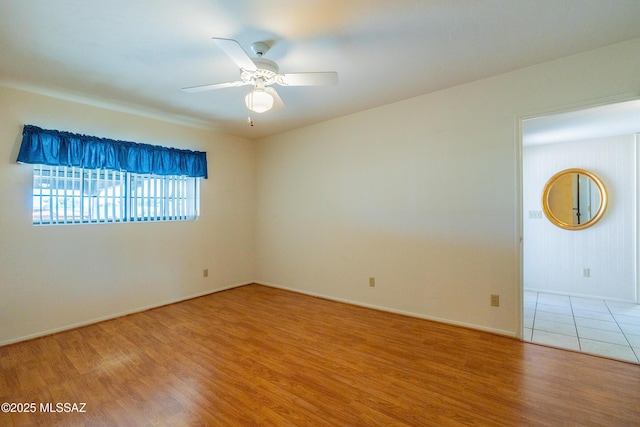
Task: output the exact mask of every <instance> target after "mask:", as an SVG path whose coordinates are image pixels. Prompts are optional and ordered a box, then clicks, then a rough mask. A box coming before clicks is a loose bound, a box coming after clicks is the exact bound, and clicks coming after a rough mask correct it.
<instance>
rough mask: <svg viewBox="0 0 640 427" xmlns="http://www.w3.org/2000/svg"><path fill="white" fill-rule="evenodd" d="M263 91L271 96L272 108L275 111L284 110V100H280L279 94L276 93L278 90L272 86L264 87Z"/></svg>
mask: <svg viewBox="0 0 640 427" xmlns="http://www.w3.org/2000/svg"><path fill="white" fill-rule="evenodd" d="M264 90H265V92H267V93H269V94H271V96H273V107H272V110H275V111H279V110H284V109H285V108H287V106H286V105H284V101H283V100H282V98H280V95H278V92H276V90H275V89H274V88H272V87H266V88H264Z"/></svg>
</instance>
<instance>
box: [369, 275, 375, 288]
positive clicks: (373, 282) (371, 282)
mask: <svg viewBox="0 0 640 427" xmlns="http://www.w3.org/2000/svg"><path fill="white" fill-rule="evenodd" d="M369 286H371V287H372V288H375V287H376V278H375V277H369Z"/></svg>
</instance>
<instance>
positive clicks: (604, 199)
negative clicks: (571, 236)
mask: <svg viewBox="0 0 640 427" xmlns="http://www.w3.org/2000/svg"><path fill="white" fill-rule="evenodd" d="M574 173H578V174H581V175H586V176H587V177H589V178H590V179H591V180H592V181H593V182H594V183H595V185H596V187H597V188H598V191H599V192H600V207H599V208H598V210H597V212H596V213H595V215H593V217H592V218H591V219H590V220H589V221H587V222H585V223H584V224H578V225H574V224H567V223H566V222H563V221H560V220H559V219H558V218H556V217H555V216H554V215H553V213H552V212H551V210H550V209H549V193H550V192H551V187H553V184H555V183H556V181H558V180H559V179H560V178H562V177H563V176H565V175H570V174H574ZM607 204H608V195H607V189H606V188H605V186H604V183H603V182H602V180H601V179H600V178H599V177H598V176H597V175H596V174H594V173H593V172H591V171H588V170H586V169H581V168H571V169H565V170H562V171H560V172H558V173H557V174H555V175H553V176H552V177H551V178H549V181H547V183H546V184H545V186H544V191H543V192H542V209H543V211H544V214H545V216H546V217H547V219H548V220H549V221H551V222H552V223H553V224H554V225H556V226H558V227H560V228H563V229H565V230H583V229H585V228H588V227H591V226H592V225H594V224H595V223H596V222H598V221H600V219H601V218H602V216H603V215H604V212H605V211H606V210H607Z"/></svg>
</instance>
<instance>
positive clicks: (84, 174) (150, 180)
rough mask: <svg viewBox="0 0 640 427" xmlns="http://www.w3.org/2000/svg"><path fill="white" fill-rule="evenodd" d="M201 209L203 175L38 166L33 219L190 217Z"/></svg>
mask: <svg viewBox="0 0 640 427" xmlns="http://www.w3.org/2000/svg"><path fill="white" fill-rule="evenodd" d="M199 213H200V178H195V177H187V176H173V175H167V176H165V175H162V176H160V175H148V174H137V173H132V172H124V171H114V170H106V169H84V168H81V167H73V166H46V165H34V169H33V223H34V224H36V225H50V224H87V223H109V222H136V221H186V220H194V219H198V217H199Z"/></svg>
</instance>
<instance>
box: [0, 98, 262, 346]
mask: <svg viewBox="0 0 640 427" xmlns="http://www.w3.org/2000/svg"><path fill="white" fill-rule="evenodd" d="M23 124H33V125H36V126H40V127H43V128H49V129H59V130H66V131H70V132H77V133H83V134H88V135H95V136H101V137H107V138H113V139H121V140H127V141H136V142H143V143H149V144H155V145H165V146H172V147H178V148H188V149H193V150H199V151H206V152H207V158H208V164H209V179H208V180H203V181H202V186H201V218H200V219H199V220H198V221H190V222H162V223H151V224H101V225H73V226H49V227H35V226H33V225H32V224H31V219H30V216H31V198H30V191H31V187H32V167H31V166H29V165H18V164H16V161H15V159H16V157H17V154H18V149H19V146H20V142H21V133H22V126H23ZM254 171H255V150H254V147H253V144H252V143H250V142H249V141H246V140H243V139H239V138H233V137H229V136H224V135H219V134H215V133H213V132H210V131H204V130H196V129H193V128H188V127H184V126H180V125H177V124H170V123H166V122H161V121H157V120H152V119H148V118H142V117H139V116H134V115H131V114H124V113H118V112H114V111H109V110H104V109H100V108H95V107H90V106H86V105H80V104H76V103H73V102H68V101H63V100H59V99H54V98H50V97H46V96H41V95H35V94H31V93H27V92H22V91H17V90H14V89H7V88H2V87H0V345H1V344H5V343H8V342H13V341H17V340H21V339H24V338H28V337H30V336H35V335H40V334H43V333H46V332H49V331H54V330H58V329H64V328H68V327H70V326H73V325H78V324H84V323H88V322H92V321H95V320H97V319H101V318H106V317H112V316H115V315H117V314H121V313H127V312H131V311H136V310H140V309H142V308H145V307H151V306H157V305H161V304H164V303H168V302H172V301H176V300H180V299H184V298H187V297H189V296H193V295H199V294H203V293H208V292H212V291H214V290H217V289H222V288H225V287H229V286H233V285H238V284H243V283H247V282H251V281H252V279H253V278H254V265H253V259H254V257H253V249H254V248H253V244H254V242H253V237H254V232H253V225H254V221H253V212H254V202H253V196H254V190H255V188H254V182H255V181H254ZM205 268H208V269H209V277H208V278H203V277H202V270H203V269H205Z"/></svg>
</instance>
